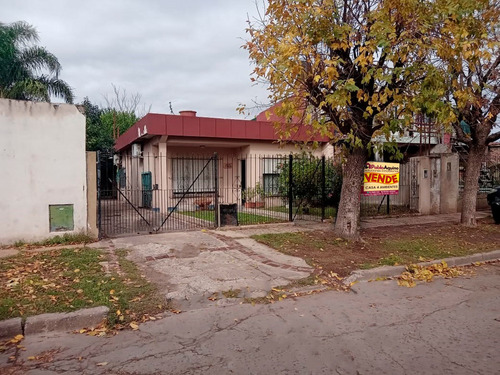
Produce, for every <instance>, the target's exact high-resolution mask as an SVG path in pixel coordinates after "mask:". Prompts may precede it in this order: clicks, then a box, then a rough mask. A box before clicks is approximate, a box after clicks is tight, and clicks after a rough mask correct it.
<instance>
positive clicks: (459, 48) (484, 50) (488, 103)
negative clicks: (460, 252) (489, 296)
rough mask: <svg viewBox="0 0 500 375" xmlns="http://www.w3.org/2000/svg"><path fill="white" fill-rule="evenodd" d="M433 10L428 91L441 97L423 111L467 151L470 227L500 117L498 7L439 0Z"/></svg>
mask: <svg viewBox="0 0 500 375" xmlns="http://www.w3.org/2000/svg"><path fill="white" fill-rule="evenodd" d="M435 7H436V10H435V12H434V13H435V14H436V15H437V16H438V19H437V21H438V23H437V30H436V35H437V38H436V39H435V41H434V45H435V48H436V57H437V61H436V62H434V65H435V66H436V67H437V69H438V70H437V72H436V75H435V76H436V78H440V79H437V80H436V82H434V85H431V86H430V87H431V89H430V90H429V91H431V92H434V93H439V95H440V96H441V97H440V98H439V99H440V100H436V101H435V102H434V104H433V105H432V106H431V107H430V108H427V110H428V111H429V112H431V113H434V114H437V116H438V118H439V119H440V120H441V122H443V123H447V124H451V125H452V126H453V129H454V130H455V134H456V138H457V140H458V141H460V142H462V143H464V144H465V145H467V146H468V156H467V164H466V170H465V185H464V191H463V196H462V202H463V203H462V217H461V222H462V224H464V225H467V226H473V225H476V217H475V213H476V197H477V191H478V179H479V175H480V170H481V162H482V160H483V158H484V155H485V153H486V150H487V147H488V144H489V143H491V142H494V141H496V140H498V139H500V131H497V132H493V131H494V128H495V127H497V126H498V123H497V119H498V114H499V112H500V21H499V20H500V2H499V1H498V0H438V1H436V4H435ZM436 87H438V88H440V90H439V89H438V90H436ZM428 102H429V101H428Z"/></svg>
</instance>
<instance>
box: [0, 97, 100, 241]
mask: <svg viewBox="0 0 500 375" xmlns="http://www.w3.org/2000/svg"><path fill="white" fill-rule="evenodd" d="M0 133H1V134H2V136H1V137H0V175H1V176H2V183H1V184H0V193H1V194H0V212H1V213H2V214H1V216H0V244H6V243H13V242H14V241H18V240H23V241H37V240H42V239H46V238H48V237H52V236H54V235H57V234H61V233H73V232H84V233H87V232H88V231H87V228H88V225H87V223H88V212H87V168H86V154H85V116H84V115H83V114H82V113H81V112H80V111H79V109H78V108H77V107H76V106H75V105H69V104H51V103H39V102H29V101H18V100H10V99H0ZM94 160H95V159H94Z"/></svg>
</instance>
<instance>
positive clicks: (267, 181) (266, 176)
mask: <svg viewBox="0 0 500 375" xmlns="http://www.w3.org/2000/svg"><path fill="white" fill-rule="evenodd" d="M282 164H283V159H282V158H264V168H263V173H262V181H263V183H264V192H265V194H266V195H278V194H279V177H280V171H281V165H282Z"/></svg>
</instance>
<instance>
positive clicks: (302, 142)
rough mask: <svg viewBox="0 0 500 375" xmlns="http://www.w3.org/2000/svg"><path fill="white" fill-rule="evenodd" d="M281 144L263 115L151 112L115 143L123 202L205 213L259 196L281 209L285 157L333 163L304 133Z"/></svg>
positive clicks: (323, 146) (325, 147) (320, 142)
mask: <svg viewBox="0 0 500 375" xmlns="http://www.w3.org/2000/svg"><path fill="white" fill-rule="evenodd" d="M283 126H284V125H283ZM278 129H279V126H278ZM279 138H280V134H279V131H277V129H276V127H275V125H274V124H273V123H272V122H270V121H262V116H260V117H258V118H257V119H256V120H231V119H222V118H208V117H199V116H197V115H196V112H195V111H181V112H180V114H179V115H168V114H154V113H150V114H148V115H146V116H145V117H144V118H142V119H141V120H139V121H138V122H137V123H136V124H134V125H133V126H132V127H131V128H130V129H129V130H127V132H125V133H124V134H123V135H121V136H120V137H119V138H118V139H117V140H116V143H115V151H116V153H117V155H118V156H115V164H116V170H115V171H114V172H113V173H112V174H114V173H116V174H117V176H118V177H117V179H116V181H117V189H118V192H119V194H123V199H125V198H126V200H128V201H129V202H130V203H131V204H133V205H134V206H136V207H143V208H151V209H152V210H153V211H159V212H167V211H172V210H179V205H181V204H182V207H183V210H195V209H200V208H201V209H203V208H206V207H213V205H214V204H215V200H217V203H227V204H237V205H243V204H244V203H246V202H248V201H250V200H253V199H256V197H255V195H260V196H262V199H265V200H267V201H268V202H267V204H268V205H272V204H273V203H272V201H273V200H275V201H278V200H279V201H280V204H281V198H279V197H277V178H278V175H279V168H280V166H283V163H286V161H287V160H288V159H287V158H288V155H289V154H290V153H298V152H301V151H302V150H308V151H310V152H312V153H313V154H314V155H316V156H321V155H326V156H327V157H332V156H333V147H332V146H331V145H330V144H329V143H328V139H327V138H326V137H321V136H317V135H311V134H307V132H306V130H305V129H303V128H301V129H298V130H297V131H294V132H292V134H291V135H290V136H289V137H288V138H287V139H286V141H285V142H281V143H280V142H278V141H277V140H278V139H279ZM312 143H314V144H315V146H317V147H315V148H313V147H312ZM109 180H110V181H111V180H112V179H109ZM134 191H135V193H134ZM215 191H217V192H218V194H214V192H215ZM276 204H277V202H276Z"/></svg>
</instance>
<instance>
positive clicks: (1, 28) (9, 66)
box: [0, 21, 73, 103]
mask: <svg viewBox="0 0 500 375" xmlns="http://www.w3.org/2000/svg"><path fill="white" fill-rule="evenodd" d="M38 40H39V39H38V33H37V31H36V29H35V28H34V27H33V26H31V25H29V24H27V23H26V22H23V21H19V22H14V23H11V24H4V23H1V22H0V98H8V99H19V100H33V101H47V102H49V101H50V97H51V96H56V97H60V98H63V99H64V100H65V101H66V102H67V103H73V91H72V89H71V87H70V86H69V85H68V84H67V83H66V82H65V81H63V80H61V79H59V72H60V71H61V64H59V61H58V60H57V57H55V56H54V55H53V54H52V53H50V52H49V51H47V50H46V49H45V48H44V47H39V46H37V45H35V43H36V42H38Z"/></svg>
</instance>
